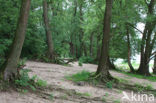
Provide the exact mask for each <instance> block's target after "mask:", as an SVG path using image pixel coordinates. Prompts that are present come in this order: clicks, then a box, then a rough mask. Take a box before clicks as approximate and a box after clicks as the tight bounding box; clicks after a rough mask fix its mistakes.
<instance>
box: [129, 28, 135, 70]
mask: <svg viewBox="0 0 156 103" xmlns="http://www.w3.org/2000/svg"><path fill="white" fill-rule="evenodd" d="M127 46H128V66H129V68H130V72H135V70H134V68H133V66H132V64H131V44H130V36H129V29H128V27H127Z"/></svg>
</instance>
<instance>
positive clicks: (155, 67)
mask: <svg viewBox="0 0 156 103" xmlns="http://www.w3.org/2000/svg"><path fill="white" fill-rule="evenodd" d="M153 73H154V74H156V54H155V57H154V67H153Z"/></svg>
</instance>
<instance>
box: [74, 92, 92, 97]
mask: <svg viewBox="0 0 156 103" xmlns="http://www.w3.org/2000/svg"><path fill="white" fill-rule="evenodd" d="M76 95H78V96H82V97H90V96H91V94H89V93H87V92H86V93H80V92H76Z"/></svg>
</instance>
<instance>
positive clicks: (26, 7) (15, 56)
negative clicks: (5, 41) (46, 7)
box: [1, 0, 31, 80]
mask: <svg viewBox="0 0 156 103" xmlns="http://www.w3.org/2000/svg"><path fill="white" fill-rule="evenodd" d="M21 3H22V4H21V9H20V16H19V19H18V23H17V28H16V32H15V37H14V41H13V44H12V46H11V49H10V53H9V55H8V58H7V60H6V62H5V63H4V65H3V66H2V69H1V72H2V73H3V79H4V80H12V79H14V78H15V77H16V76H17V64H18V61H19V58H20V55H21V50H22V47H23V43H24V39H25V32H26V27H27V21H28V16H29V11H30V3H31V0H22V2H21Z"/></svg>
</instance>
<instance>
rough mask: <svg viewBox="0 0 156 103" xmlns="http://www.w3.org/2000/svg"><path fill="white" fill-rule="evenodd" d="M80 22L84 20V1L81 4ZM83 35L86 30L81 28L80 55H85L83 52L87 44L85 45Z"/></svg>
mask: <svg viewBox="0 0 156 103" xmlns="http://www.w3.org/2000/svg"><path fill="white" fill-rule="evenodd" d="M79 8H80V20H81V21H80V22H82V21H83V11H82V9H83V3H81V4H80V7H79ZM83 36H84V31H83V29H82V28H80V34H79V40H80V49H79V54H80V57H81V56H83V53H84V52H85V51H84V49H85V47H84V46H85V45H84V42H83Z"/></svg>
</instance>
